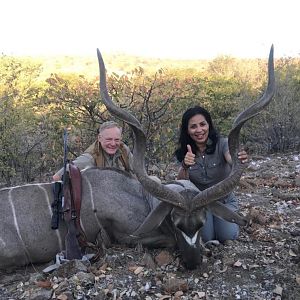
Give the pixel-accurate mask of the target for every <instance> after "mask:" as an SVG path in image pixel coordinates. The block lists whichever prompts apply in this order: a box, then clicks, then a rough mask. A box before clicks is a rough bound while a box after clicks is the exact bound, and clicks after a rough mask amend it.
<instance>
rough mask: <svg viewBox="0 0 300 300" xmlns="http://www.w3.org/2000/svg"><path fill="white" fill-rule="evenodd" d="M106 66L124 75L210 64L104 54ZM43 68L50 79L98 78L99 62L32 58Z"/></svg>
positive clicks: (95, 58)
mask: <svg viewBox="0 0 300 300" xmlns="http://www.w3.org/2000/svg"><path fill="white" fill-rule="evenodd" d="M103 58H104V60H105V64H106V67H107V69H108V70H109V72H110V73H112V72H115V73H118V74H124V73H128V72H131V71H132V70H134V69H135V68H137V67H141V68H143V69H145V70H147V71H148V72H155V71H157V70H158V69H161V68H163V69H168V70H170V69H177V70H178V69H193V70H195V71H197V70H203V69H205V67H206V66H207V64H208V61H206V60H171V59H154V58H145V57H138V56H129V55H125V54H106V53H103ZM32 59H33V60H34V61H36V62H39V63H40V64H41V65H42V66H43V73H42V77H48V76H49V75H50V74H51V73H76V74H80V75H84V76H86V77H90V78H91V77H94V76H98V72H99V71H98V61H97V55H96V53H95V56H94V57H91V56H76V57H75V56H41V57H32Z"/></svg>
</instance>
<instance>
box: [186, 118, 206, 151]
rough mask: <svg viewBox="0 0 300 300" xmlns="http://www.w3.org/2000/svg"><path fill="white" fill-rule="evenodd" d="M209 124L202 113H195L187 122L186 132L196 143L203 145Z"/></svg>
mask: <svg viewBox="0 0 300 300" xmlns="http://www.w3.org/2000/svg"><path fill="white" fill-rule="evenodd" d="M208 133H209V125H208V122H207V121H206V119H205V118H204V116H203V115H200V114H198V115H195V116H193V117H192V118H190V120H189V123H188V134H189V135H190V137H191V139H192V140H193V141H195V143H196V145H204V144H206V141H207V139H208Z"/></svg>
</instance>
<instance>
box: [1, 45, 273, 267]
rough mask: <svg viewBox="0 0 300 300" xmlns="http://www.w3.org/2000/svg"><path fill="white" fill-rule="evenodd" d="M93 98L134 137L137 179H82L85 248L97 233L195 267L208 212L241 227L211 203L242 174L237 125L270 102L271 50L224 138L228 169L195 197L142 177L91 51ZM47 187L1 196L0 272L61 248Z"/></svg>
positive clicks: (185, 185) (138, 149)
mask: <svg viewBox="0 0 300 300" xmlns="http://www.w3.org/2000/svg"><path fill="white" fill-rule="evenodd" d="M98 59H99V67H100V91H101V95H102V99H103V102H104V103H105V105H106V106H107V108H108V110H109V111H110V112H111V113H112V114H114V115H116V116H118V117H119V118H120V119H121V120H124V121H125V122H126V123H128V124H129V125H130V126H131V127H132V129H133V131H134V135H135V146H134V153H133V154H134V157H135V159H134V169H135V172H136V174H137V177H138V180H137V179H135V178H133V177H132V176H130V175H128V174H127V173H125V172H123V171H120V170H116V169H111V168H89V169H86V170H84V171H83V172H82V207H81V214H80V215H81V224H82V228H83V230H84V231H85V233H86V236H87V238H88V240H89V241H91V242H94V241H95V240H96V238H97V235H98V233H99V232H102V233H103V232H104V231H106V234H107V235H108V236H109V237H110V239H111V240H112V241H113V242H117V243H126V244H137V243H140V244H142V245H145V246H151V247H174V246H177V248H178V249H179V250H180V251H181V254H182V258H183V261H184V262H185V264H186V266H187V267H188V268H194V267H196V266H197V264H199V263H200V262H201V258H202V255H201V250H202V249H201V238H200V234H199V230H200V229H201V227H202V225H203V223H204V222H205V213H206V210H207V209H208V208H209V209H211V210H212V212H213V213H214V214H216V215H218V216H221V217H223V218H224V219H226V220H229V221H231V222H236V223H237V224H240V225H245V220H244V219H243V218H242V217H241V216H239V215H238V214H236V213H233V212H231V211H230V210H228V209H226V208H225V207H223V205H222V204H220V203H219V202H217V201H216V200H217V199H218V198H220V197H222V196H225V195H226V194H228V193H229V192H231V191H232V190H233V189H234V187H235V186H236V185H237V184H238V181H239V178H240V176H241V174H242V172H243V170H244V168H245V166H244V165H241V164H240V163H239V161H238V160H237V151H238V148H239V139H238V137H239V132H240V129H241V127H242V126H243V124H244V123H245V122H246V121H247V120H248V119H250V118H251V117H253V116H255V115H256V114H257V113H259V112H260V111H261V110H262V109H263V108H264V107H265V106H266V105H267V104H268V103H269V102H270V100H271V98H272V96H273V94H274V89H275V79H274V65H273V47H272V48H271V51H270V56H269V64H268V72H269V82H268V87H267V89H266V92H265V94H264V95H263V96H262V98H261V99H260V100H259V101H258V102H257V103H255V104H254V105H252V106H251V107H249V108H248V109H246V110H245V111H244V112H243V113H241V114H240V115H239V116H238V117H237V118H236V120H235V122H234V125H233V129H232V130H231V132H230V134H229V147H230V153H231V156H232V158H233V167H232V172H231V174H230V176H229V177H228V178H227V179H225V180H224V181H223V182H220V183H219V184H217V185H215V186H213V187H211V188H209V189H207V190H205V191H202V192H200V191H199V190H198V189H197V188H196V187H195V186H194V185H193V184H192V183H191V182H189V181H184V180H180V181H177V182H174V183H170V184H166V185H162V184H159V183H157V182H155V181H153V180H152V179H151V178H150V177H148V175H147V173H146V171H145V167H144V155H145V145H146V139H145V135H144V134H143V131H142V129H141V126H140V124H139V122H138V121H137V120H136V119H135V118H134V117H133V116H132V115H131V114H129V113H128V112H126V111H124V110H122V109H120V108H118V107H116V106H115V105H114V104H113V102H112V101H111V99H110V97H109V95H108V92H107V88H106V74H105V66H104V63H103V60H102V57H101V55H100V52H99V51H98ZM53 198H54V197H53V192H52V184H51V183H40V184H27V185H23V186H15V187H10V188H4V189H1V190H0V211H1V219H0V269H1V268H6V267H10V266H22V265H25V264H28V263H41V262H48V261H50V260H51V259H53V258H54V257H55V255H56V254H57V253H58V252H60V251H62V250H63V249H64V237H65V235H66V226H65V224H64V223H63V222H61V224H60V227H59V229H58V230H51V224H50V223H51V203H52V202H53Z"/></svg>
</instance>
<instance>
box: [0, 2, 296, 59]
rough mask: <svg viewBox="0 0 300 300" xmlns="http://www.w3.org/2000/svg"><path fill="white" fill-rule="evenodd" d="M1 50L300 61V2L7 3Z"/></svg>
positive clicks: (0, 25)
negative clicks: (292, 58)
mask: <svg viewBox="0 0 300 300" xmlns="http://www.w3.org/2000/svg"><path fill="white" fill-rule="evenodd" d="M0 7H1V18H0V41H1V42H0V52H1V53H4V54H9V55H10V54H16V55H19V54H20V55H32V56H34V55H49V54H50V55H52V54H53V55H56V54H63V55H77V54H78V55H95V52H96V48H99V49H100V50H101V51H102V53H105V52H124V53H129V54H136V55H142V56H147V57H158V58H176V59H197V58H213V57H216V56H218V55H232V56H238V57H263V58H265V57H267V55H268V53H269V49H270V46H271V44H272V43H273V44H274V46H275V57H281V56H297V57H299V56H300V38H299V32H300V17H299V12H300V1H298V0H284V1H282V0H272V1H271V0H206V1H203V0H184V1H179V0H151V1H148V0H105V1H104V0H83V1H77V0H51V1H49V0H2V1H1V4H0Z"/></svg>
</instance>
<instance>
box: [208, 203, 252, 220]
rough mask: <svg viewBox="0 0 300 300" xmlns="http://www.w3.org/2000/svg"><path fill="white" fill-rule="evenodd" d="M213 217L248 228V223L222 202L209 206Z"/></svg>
mask: <svg viewBox="0 0 300 300" xmlns="http://www.w3.org/2000/svg"><path fill="white" fill-rule="evenodd" d="M208 207H209V208H210V210H211V212H212V214H213V215H215V216H216V217H219V218H221V219H224V220H226V221H228V222H231V223H236V224H238V225H240V226H246V225H247V223H248V221H247V220H246V219H245V218H243V217H242V216H241V215H239V214H238V213H236V212H234V211H232V210H231V209H229V208H228V207H226V206H225V205H224V204H223V203H221V202H218V201H216V202H213V203H211V204H209V205H208Z"/></svg>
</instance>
